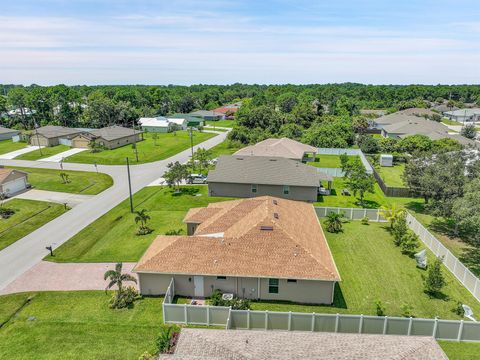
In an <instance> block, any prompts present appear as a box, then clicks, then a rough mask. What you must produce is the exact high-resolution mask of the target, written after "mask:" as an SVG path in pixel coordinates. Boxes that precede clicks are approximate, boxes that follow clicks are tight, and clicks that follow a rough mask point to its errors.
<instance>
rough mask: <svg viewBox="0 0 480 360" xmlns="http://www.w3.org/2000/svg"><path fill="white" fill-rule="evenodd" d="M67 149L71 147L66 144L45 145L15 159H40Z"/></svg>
mask: <svg viewBox="0 0 480 360" xmlns="http://www.w3.org/2000/svg"><path fill="white" fill-rule="evenodd" d="M67 150H70V147H69V146H66V145H57V146H51V147H44V148H41V149H36V150H33V151H30V152H28V153H25V154H22V155H20V156H17V157H16V158H15V160H40V159H44V158H47V157H50V156H53V155H57V154H60V153H61V152H64V151H67Z"/></svg>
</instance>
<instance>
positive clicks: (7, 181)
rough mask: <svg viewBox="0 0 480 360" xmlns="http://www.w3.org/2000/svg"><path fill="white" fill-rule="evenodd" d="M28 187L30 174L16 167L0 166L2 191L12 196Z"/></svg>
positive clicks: (0, 189) (0, 190)
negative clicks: (6, 167)
mask: <svg viewBox="0 0 480 360" xmlns="http://www.w3.org/2000/svg"><path fill="white" fill-rule="evenodd" d="M27 187H28V174H27V173H26V172H24V171H20V170H15V169H5V168H1V167H0V193H1V194H5V195H7V196H12V195H14V194H15V193H18V192H20V191H22V190H25V189H26V188H27Z"/></svg>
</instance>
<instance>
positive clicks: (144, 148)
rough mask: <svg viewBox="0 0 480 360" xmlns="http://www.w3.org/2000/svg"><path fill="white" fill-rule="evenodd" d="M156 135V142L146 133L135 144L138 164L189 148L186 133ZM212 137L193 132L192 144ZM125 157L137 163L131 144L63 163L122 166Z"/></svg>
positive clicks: (188, 137) (71, 157)
mask: <svg viewBox="0 0 480 360" xmlns="http://www.w3.org/2000/svg"><path fill="white" fill-rule="evenodd" d="M157 135H158V139H157V140H156V142H155V141H154V139H153V138H152V134H151V133H147V134H144V138H145V140H143V141H140V142H138V143H137V148H138V163H139V164H140V163H146V162H152V161H157V160H163V159H166V158H168V157H170V156H172V155H175V154H177V153H179V152H181V151H183V150H185V149H188V148H189V147H190V133H189V132H188V131H177V132H174V133H173V132H172V133H157ZM214 136H216V134H213V133H207V132H198V131H194V132H193V144H194V145H196V144H198V143H201V142H203V141H205V140H207V139H210V138H212V137H214ZM126 157H129V158H130V162H131V163H134V164H136V163H137V162H136V158H135V150H134V149H133V147H132V144H130V145H125V146H122V147H119V148H117V149H113V150H104V151H101V152H98V153H92V152H90V151H84V152H81V153H78V154H75V155H72V156H69V157H68V158H66V159H65V161H67V162H74V163H84V164H93V163H97V164H103V165H123V164H125V158H126Z"/></svg>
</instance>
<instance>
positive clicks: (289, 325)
mask: <svg viewBox="0 0 480 360" xmlns="http://www.w3.org/2000/svg"><path fill="white" fill-rule="evenodd" d="M290 330H292V312H291V311H289V312H288V331H290Z"/></svg>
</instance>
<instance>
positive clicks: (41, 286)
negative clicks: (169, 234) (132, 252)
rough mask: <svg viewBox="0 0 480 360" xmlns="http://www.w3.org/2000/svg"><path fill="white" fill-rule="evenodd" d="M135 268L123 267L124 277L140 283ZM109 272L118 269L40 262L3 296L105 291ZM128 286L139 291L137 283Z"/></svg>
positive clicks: (97, 265)
mask: <svg viewBox="0 0 480 360" xmlns="http://www.w3.org/2000/svg"><path fill="white" fill-rule="evenodd" d="M134 266H135V263H124V264H123V268H122V273H130V274H131V275H133V276H134V277H135V278H136V279H137V275H136V274H134V273H132V272H131V271H132V269H133V267H134ZM110 269H115V264H112V263H89V264H85V263H78V264H71V263H68V264H62V263H53V262H48V261H40V262H39V263H38V264H36V265H34V266H33V267H32V268H31V269H30V270H28V271H26V272H25V273H23V274H22V275H21V276H19V277H18V278H17V279H16V280H15V281H13V282H11V283H10V284H9V285H8V286H7V287H6V288H4V289H3V290H0V294H2V295H6V294H13V293H17V292H25V291H72V290H105V287H106V286H107V285H108V281H105V280H103V274H105V271H107V270H110ZM125 285H126V286H134V287H135V288H138V287H137V285H136V284H135V283H134V282H126V283H125Z"/></svg>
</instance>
